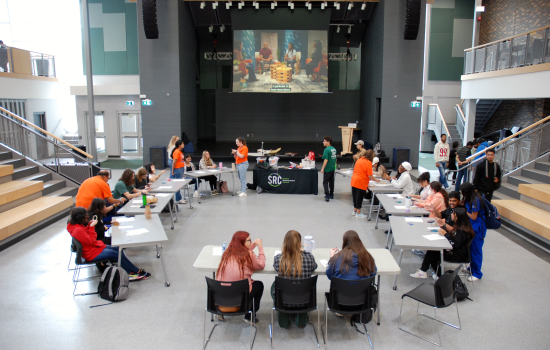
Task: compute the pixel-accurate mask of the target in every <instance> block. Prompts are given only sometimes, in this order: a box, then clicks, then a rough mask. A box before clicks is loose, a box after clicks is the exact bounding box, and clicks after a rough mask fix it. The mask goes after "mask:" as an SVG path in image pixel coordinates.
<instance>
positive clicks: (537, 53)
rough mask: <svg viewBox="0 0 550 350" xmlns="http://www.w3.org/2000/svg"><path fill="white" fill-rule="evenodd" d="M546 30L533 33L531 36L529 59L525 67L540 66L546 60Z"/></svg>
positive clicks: (527, 58)
mask: <svg viewBox="0 0 550 350" xmlns="http://www.w3.org/2000/svg"><path fill="white" fill-rule="evenodd" d="M545 32H546V30H541V31H538V32H533V33H530V34H529V45H528V49H527V57H526V60H525V65H532V64H540V63H543V58H544V49H545V43H544V39H545V38H544V34H545Z"/></svg>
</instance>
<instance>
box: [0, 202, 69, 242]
mask: <svg viewBox="0 0 550 350" xmlns="http://www.w3.org/2000/svg"><path fill="white" fill-rule="evenodd" d="M72 205H73V198H72V197H65V196H64V197H40V198H38V199H35V200H33V201H32V202H28V203H25V204H23V205H20V206H18V207H17V208H13V209H10V210H8V211H5V212H3V213H0V241H1V240H4V239H6V238H8V237H10V236H12V235H14V234H16V233H18V232H20V231H22V230H24V229H26V228H28V227H30V226H32V225H34V224H37V223H39V222H40V221H42V220H45V219H47V218H49V217H50V216H53V215H55V214H56V213H59V212H61V211H62V210H64V209H68V208H70V207H71V206H72Z"/></svg>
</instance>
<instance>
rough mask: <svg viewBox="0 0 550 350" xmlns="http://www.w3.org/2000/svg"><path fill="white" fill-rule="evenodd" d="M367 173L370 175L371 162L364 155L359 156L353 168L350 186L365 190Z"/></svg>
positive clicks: (367, 178) (367, 180) (367, 182)
mask: <svg viewBox="0 0 550 350" xmlns="http://www.w3.org/2000/svg"><path fill="white" fill-rule="evenodd" d="M369 175H372V162H371V161H370V160H368V159H367V158H365V157H361V158H359V159H358V160H357V162H355V167H354V168H353V175H352V176H351V186H352V187H355V188H358V189H360V190H366V189H367V188H368V187H369V181H370V179H369Z"/></svg>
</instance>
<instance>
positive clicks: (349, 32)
mask: <svg viewBox="0 0 550 350" xmlns="http://www.w3.org/2000/svg"><path fill="white" fill-rule="evenodd" d="M348 34H351V26H349V27H348Z"/></svg>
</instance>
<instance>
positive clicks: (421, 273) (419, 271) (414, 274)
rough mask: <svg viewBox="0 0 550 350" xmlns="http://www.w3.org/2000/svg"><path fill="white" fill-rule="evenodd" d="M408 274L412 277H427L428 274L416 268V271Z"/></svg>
mask: <svg viewBox="0 0 550 350" xmlns="http://www.w3.org/2000/svg"><path fill="white" fill-rule="evenodd" d="M410 276H411V277H414V278H428V274H427V273H426V272H424V271H422V270H416V272H415V273H411V275H410Z"/></svg>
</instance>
